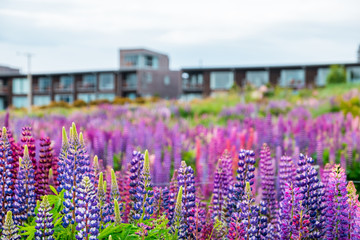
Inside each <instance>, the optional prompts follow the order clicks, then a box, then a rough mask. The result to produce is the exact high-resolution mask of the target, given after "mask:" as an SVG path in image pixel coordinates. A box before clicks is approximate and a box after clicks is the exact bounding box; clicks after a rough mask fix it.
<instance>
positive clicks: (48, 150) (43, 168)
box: [36, 137, 54, 199]
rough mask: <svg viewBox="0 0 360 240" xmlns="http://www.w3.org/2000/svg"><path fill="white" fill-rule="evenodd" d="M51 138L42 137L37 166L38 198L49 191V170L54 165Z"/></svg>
mask: <svg viewBox="0 0 360 240" xmlns="http://www.w3.org/2000/svg"><path fill="white" fill-rule="evenodd" d="M50 145H51V141H50V138H48V137H47V138H41V139H40V154H39V157H40V159H39V164H38V168H37V174H38V175H37V178H36V180H37V192H36V194H37V199H40V196H43V195H45V194H47V193H48V192H49V186H48V185H49V170H50V168H51V167H52V165H53V160H54V156H53V150H52V147H51V146H50Z"/></svg>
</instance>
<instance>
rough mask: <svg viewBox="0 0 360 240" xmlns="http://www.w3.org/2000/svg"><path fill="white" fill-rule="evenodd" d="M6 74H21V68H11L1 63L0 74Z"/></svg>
mask: <svg viewBox="0 0 360 240" xmlns="http://www.w3.org/2000/svg"><path fill="white" fill-rule="evenodd" d="M6 74H20V70H19V69H17V68H11V67H7V66H2V65H0V75H6Z"/></svg>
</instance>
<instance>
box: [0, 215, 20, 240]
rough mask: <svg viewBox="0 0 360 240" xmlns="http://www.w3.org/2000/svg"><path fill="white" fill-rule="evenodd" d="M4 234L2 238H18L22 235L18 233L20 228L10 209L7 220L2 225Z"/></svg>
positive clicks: (13, 239)
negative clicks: (15, 222)
mask: <svg viewBox="0 0 360 240" xmlns="http://www.w3.org/2000/svg"><path fill="white" fill-rule="evenodd" d="M1 233H2V236H1V240H18V239H21V237H20V235H19V234H18V228H17V226H16V225H15V224H14V221H13V219H12V212H11V211H8V212H7V213H6V215H5V221H4V224H3V226H2V232H1Z"/></svg>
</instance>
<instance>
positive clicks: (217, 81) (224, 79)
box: [210, 72, 234, 90]
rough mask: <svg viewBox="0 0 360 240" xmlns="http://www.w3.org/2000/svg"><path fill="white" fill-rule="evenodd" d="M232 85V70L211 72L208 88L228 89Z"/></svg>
mask: <svg viewBox="0 0 360 240" xmlns="http://www.w3.org/2000/svg"><path fill="white" fill-rule="evenodd" d="M233 85H234V73H233V72H211V73H210V88H211V89H214V90H216V89H230V88H231V87H232V86H233Z"/></svg>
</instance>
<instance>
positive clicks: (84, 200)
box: [75, 176, 99, 240]
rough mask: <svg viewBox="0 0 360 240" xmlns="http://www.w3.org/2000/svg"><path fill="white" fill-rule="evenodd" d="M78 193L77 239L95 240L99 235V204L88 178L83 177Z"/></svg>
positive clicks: (76, 214)
mask: <svg viewBox="0 0 360 240" xmlns="http://www.w3.org/2000/svg"><path fill="white" fill-rule="evenodd" d="M76 192H77V195H76V200H77V201H76V203H77V208H76V211H75V216H76V222H77V226H76V230H77V231H78V232H77V234H76V239H78V240H83V239H86V240H95V239H97V236H98V234H99V207H98V204H99V202H98V199H97V197H96V194H95V189H94V186H93V184H92V183H91V181H90V178H89V177H88V176H85V177H83V180H82V181H81V183H80V184H79V186H77V188H76Z"/></svg>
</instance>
